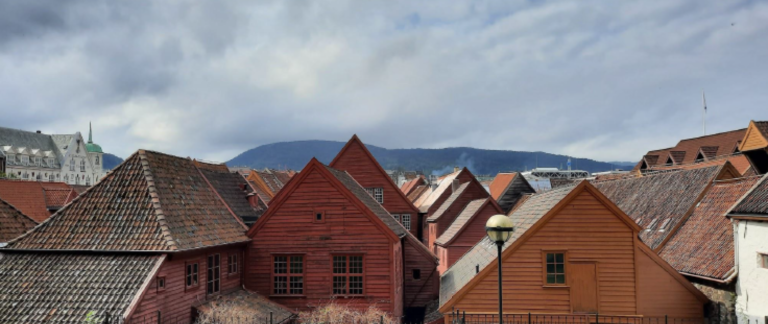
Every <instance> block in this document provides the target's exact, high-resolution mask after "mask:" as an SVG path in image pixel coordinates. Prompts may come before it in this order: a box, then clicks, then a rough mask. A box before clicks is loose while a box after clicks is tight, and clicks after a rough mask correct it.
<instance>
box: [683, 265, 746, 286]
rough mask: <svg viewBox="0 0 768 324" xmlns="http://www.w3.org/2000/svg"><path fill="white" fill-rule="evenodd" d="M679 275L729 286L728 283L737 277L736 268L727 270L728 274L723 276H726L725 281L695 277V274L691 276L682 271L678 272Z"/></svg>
mask: <svg viewBox="0 0 768 324" xmlns="http://www.w3.org/2000/svg"><path fill="white" fill-rule="evenodd" d="M680 274H682V275H684V276H686V277H693V278H698V279H703V280H708V281H714V282H717V283H721V284H729V283H731V282H732V281H733V279H735V278H736V277H737V276H738V274H739V272H738V271H736V267H733V268H731V270H728V272H726V273H725V275H726V277H725V279H715V278H710V277H705V276H700V275H695V274H692V273H687V272H682V271H681V272H680Z"/></svg>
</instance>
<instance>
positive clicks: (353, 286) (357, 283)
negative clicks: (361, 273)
mask: <svg viewBox="0 0 768 324" xmlns="http://www.w3.org/2000/svg"><path fill="white" fill-rule="evenodd" d="M349 294H350V295H362V294H363V277H349Z"/></svg>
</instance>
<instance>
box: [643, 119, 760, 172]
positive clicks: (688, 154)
mask: <svg viewBox="0 0 768 324" xmlns="http://www.w3.org/2000/svg"><path fill="white" fill-rule="evenodd" d="M746 131H747V129H746V128H742V129H737V130H732V131H728V132H723V133H717V134H710V135H704V136H699V137H694V138H687V139H684V140H681V141H680V142H678V143H677V145H675V146H674V147H672V148H668V149H661V150H654V151H650V152H648V153H647V154H646V155H645V156H644V159H645V161H646V162H647V163H648V166H649V167H655V166H663V165H664V164H666V163H667V156H668V155H672V156H673V159H674V160H675V163H677V164H688V163H693V162H695V160H696V156H697V155H698V154H699V151H700V150H701V149H702V147H706V148H707V152H709V154H712V157H714V156H721V155H731V154H733V149H734V147H735V145H736V143H737V142H738V141H740V140H742V139H743V138H744V135H745V134H746ZM654 156H655V157H654ZM678 159H679V160H678Z"/></svg>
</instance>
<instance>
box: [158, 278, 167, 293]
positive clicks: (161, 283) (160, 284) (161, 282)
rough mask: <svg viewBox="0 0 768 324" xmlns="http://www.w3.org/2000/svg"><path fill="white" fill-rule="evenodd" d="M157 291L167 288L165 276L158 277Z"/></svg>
mask: <svg viewBox="0 0 768 324" xmlns="http://www.w3.org/2000/svg"><path fill="white" fill-rule="evenodd" d="M156 280H157V291H163V290H165V277H157V279H156Z"/></svg>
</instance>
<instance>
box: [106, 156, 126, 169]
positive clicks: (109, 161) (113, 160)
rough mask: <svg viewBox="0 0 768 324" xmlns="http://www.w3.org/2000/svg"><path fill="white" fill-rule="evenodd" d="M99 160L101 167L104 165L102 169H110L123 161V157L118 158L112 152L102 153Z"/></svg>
mask: <svg viewBox="0 0 768 324" xmlns="http://www.w3.org/2000/svg"><path fill="white" fill-rule="evenodd" d="M101 162H102V167H104V170H112V169H114V168H115V167H116V166H117V165H118V164H120V163H123V159H121V158H119V157H118V156H116V155H114V154H109V153H104V155H102V157H101Z"/></svg>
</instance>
